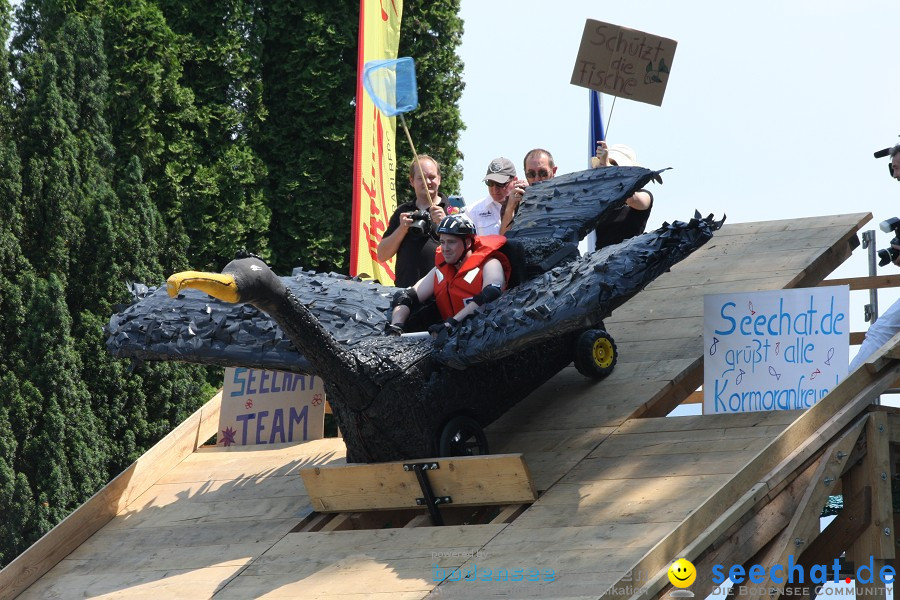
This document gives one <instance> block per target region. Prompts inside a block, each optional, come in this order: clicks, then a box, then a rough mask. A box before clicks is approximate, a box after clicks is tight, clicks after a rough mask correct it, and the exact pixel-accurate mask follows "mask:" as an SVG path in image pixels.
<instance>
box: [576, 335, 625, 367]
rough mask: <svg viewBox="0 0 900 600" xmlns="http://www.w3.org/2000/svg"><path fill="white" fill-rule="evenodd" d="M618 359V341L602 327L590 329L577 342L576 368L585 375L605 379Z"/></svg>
mask: <svg viewBox="0 0 900 600" xmlns="http://www.w3.org/2000/svg"><path fill="white" fill-rule="evenodd" d="M618 359H619V353H618V351H617V350H616V343H615V342H614V341H613V339H612V336H610V335H609V334H608V333H606V332H605V331H604V330H602V329H588V330H586V331H584V332H583V333H582V334H581V335H580V336H578V341H576V342H575V368H576V369H578V372H579V373H581V374H582V375H584V376H585V377H591V378H593V379H603V378H604V377H606V376H607V375H609V374H610V373H612V371H613V369H614V368H615V366H616V361H617V360H618Z"/></svg>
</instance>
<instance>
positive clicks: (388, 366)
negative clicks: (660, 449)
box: [107, 167, 721, 462]
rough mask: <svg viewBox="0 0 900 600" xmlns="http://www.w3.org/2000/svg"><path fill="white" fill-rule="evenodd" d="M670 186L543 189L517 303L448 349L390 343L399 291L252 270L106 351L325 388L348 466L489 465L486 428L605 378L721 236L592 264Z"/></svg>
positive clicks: (454, 337)
mask: <svg viewBox="0 0 900 600" xmlns="http://www.w3.org/2000/svg"><path fill="white" fill-rule="evenodd" d="M657 175H658V172H655V171H650V170H647V169H643V168H639V167H610V168H605V169H593V170H589V171H582V172H579V173H572V174H569V175H563V176H560V177H556V178H554V179H551V180H548V181H546V182H543V183H540V184H537V185H535V186H533V187H531V188H529V190H528V194H527V195H526V197H525V200H524V201H523V203H522V205H521V207H520V210H519V214H518V215H517V217H516V221H515V224H514V226H513V227H512V228H511V229H510V231H509V232H508V234H507V238H508V241H507V245H506V246H505V247H504V248H505V250H506V252H507V254H508V255H509V257H510V259H511V262H512V264H513V275H512V277H511V280H510V285H511V287H510V289H508V290H507V291H506V292H505V293H504V294H503V295H502V296H500V297H499V298H498V299H496V300H495V301H493V302H490V303H488V304H485V305H484V306H482V307H480V308H479V309H478V311H477V312H476V313H475V314H474V315H472V316H470V317H469V318H467V319H466V320H464V321H463V322H462V323H461V324H460V325H459V326H458V327H456V328H455V329H453V330H450V331H445V332H442V333H441V334H440V335H438V337H437V338H434V339H432V338H430V337H427V338H421V337H395V336H385V335H383V333H382V331H383V329H384V324H385V323H386V322H387V320H388V311H389V305H390V298H391V296H392V295H393V293H394V292H395V291H396V289H395V288H391V287H386V286H381V285H378V284H375V283H371V282H363V281H359V280H356V279H351V278H347V277H342V276H339V275H334V274H330V275H323V274H313V273H306V272H303V271H299V270H295V272H294V274H293V275H292V276H291V277H279V276H277V275H275V274H274V273H273V272H272V271H271V270H270V269H269V267H268V266H266V264H265V263H264V262H263V261H261V260H259V259H258V258H255V257H252V256H246V257H243V258H238V259H236V260H234V261H232V262H231V263H229V264H228V265H227V266H226V267H225V268H224V269H223V271H222V272H221V273H204V272H196V271H188V272H183V273H177V274H175V275H172V276H171V277H170V278H169V280H168V282H167V286H166V290H165V292H164V291H163V290H162V289H159V290H157V291H155V292H152V291H151V290H149V289H147V288H144V289H143V290H141V292H142V293H140V294H139V295H140V296H141V298H140V299H139V300H138V301H137V302H136V303H135V304H133V305H132V306H131V307H129V308H128V309H126V310H124V311H123V312H121V313H119V314H116V315H113V317H112V319H111V321H110V324H109V327H108V339H107V345H108V347H109V349H110V351H111V352H113V354H114V355H116V356H120V357H130V358H133V359H137V360H182V361H188V362H199V363H206V364H219V365H231V366H245V367H261V368H279V369H287V370H292V371H298V372H307V373H315V374H317V375H319V376H320V377H321V378H322V379H323V381H324V382H325V389H326V394H327V397H328V400H329V403H330V404H331V406H332V410H333V411H334V414H335V417H336V419H337V422H338V425H339V426H340V429H341V432H342V434H343V436H344V441H345V443H346V445H347V461H348V462H381V461H389V460H403V459H412V458H425V457H434V456H444V455H454V454H472V453H478V452H480V453H484V452H486V451H487V442H486V439H485V436H484V432H483V429H482V428H483V427H484V426H486V425H487V424H489V423H491V422H492V421H494V420H495V419H497V418H498V417H499V416H500V415H502V414H503V413H504V412H505V411H506V410H508V409H509V408H510V407H511V406H513V405H514V404H516V403H517V402H518V401H520V400H521V399H523V398H524V397H525V396H527V395H528V394H529V393H530V392H531V391H533V390H534V389H535V388H537V387H538V386H540V385H541V384H542V383H544V382H545V381H547V380H548V379H550V378H551V377H552V376H553V375H555V374H556V373H557V372H559V371H560V370H561V369H562V368H563V367H565V366H566V365H567V364H569V363H570V362H572V361H573V360H574V361H575V365H576V367H577V368H578V370H579V371H581V372H582V373H584V374H585V375H588V376H591V377H595V378H598V379H599V378H602V377H605V376H606V375H607V374H608V373H609V372H610V371H611V370H612V368H613V367H614V365H615V359H616V347H615V343H614V342H613V340H612V337H611V336H609V334H608V333H606V332H605V331H604V330H603V319H604V318H606V317H607V316H609V315H610V314H611V312H612V311H613V310H614V309H615V308H617V307H618V306H620V305H621V304H623V303H624V302H625V301H626V300H628V299H629V298H631V297H632V296H633V295H634V294H636V293H637V292H638V291H640V290H641V289H642V288H643V287H644V286H646V285H647V284H648V283H650V282H651V281H652V280H653V279H654V278H656V277H657V276H658V275H660V274H661V273H663V272H665V271H666V270H668V269H669V268H670V267H671V266H672V265H674V264H675V263H677V262H678V261H680V260H681V259H682V258H684V257H685V256H687V255H688V254H690V253H691V252H692V251H694V250H695V249H697V248H699V247H700V246H701V245H703V244H704V243H705V242H706V241H708V240H709V239H710V238H711V237H712V235H713V231H715V230H716V229H718V227H719V226H720V225H721V221H720V222H716V221H714V220H713V218H712V217H711V216H710V217H707V218H701V217H700V215H699V214H697V215H695V217H694V218H693V219H691V220H690V221H689V222H675V223H672V224H664V225H663V226H662V227H660V228H659V229H657V230H655V231H652V232H649V233H645V234H642V235H640V236H637V237H635V238H632V239H630V240H627V241H626V242H623V243H622V244H618V245H616V246H610V247H607V248H604V249H602V250H600V251H597V252H593V253H589V254H587V255H585V256H578V250H577V241H578V240H579V239H581V238H582V237H583V236H584V235H585V234H586V233H587V232H588V231H590V230H591V229H593V228H594V227H595V226H596V225H597V224H598V223H600V222H601V221H602V220H603V218H604V215H605V214H607V213H608V212H609V211H611V210H615V209H616V208H618V207H620V206H621V205H622V204H623V203H624V202H625V199H626V198H628V197H629V196H631V195H632V194H633V193H634V192H635V191H636V190H638V189H640V188H641V187H642V186H643V185H645V184H646V183H647V182H649V181H650V180H651V179H654V178H655V177H656V176H657ZM166 292H167V293H168V295H166ZM207 294H208V296H207ZM209 296H212V297H213V298H210V297H209ZM248 305H249V306H248ZM412 322H413V319H411V320H410V323H412ZM427 325H428V323H422V324H421V327H422V328H423V329H424V328H427Z"/></svg>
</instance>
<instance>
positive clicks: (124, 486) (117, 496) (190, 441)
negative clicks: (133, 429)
mask: <svg viewBox="0 0 900 600" xmlns="http://www.w3.org/2000/svg"><path fill="white" fill-rule="evenodd" d="M221 405H222V392H221V390H220V391H219V392H218V393H217V394H216V395H215V396H213V397H212V398H211V399H210V400H209V401H208V402H207V403H206V404H204V405H203V406H202V407H200V408H199V409H197V411H195V412H194V413H193V414H192V415H191V416H189V417H188V418H187V419H185V420H184V421H183V422H182V423H181V424H180V425H178V426H177V427H175V429H173V430H172V431H171V432H170V433H169V434H168V435H166V436H165V437H164V438H163V439H161V440H160V441H159V442H157V443H156V444H155V445H154V446H153V447H152V448H150V449H149V450H148V451H147V452H146V453H144V454H143V455H142V456H141V457H140V458H139V459H137V460H136V461H134V462H133V463H132V464H131V465H130V466H129V467H128V468H127V469H125V470H124V471H123V472H122V473H120V474H119V475H117V476H116V477H115V478H114V479H113V480H112V481H110V482H109V483H108V484H106V485H105V486H104V487H103V488H101V489H100V491H98V492H97V493H96V494H94V495H93V496H91V497H90V498H89V499H88V500H87V501H86V502H85V503H84V504H82V505H81V506H79V507H78V508H77V509H75V510H74V511H72V512H71V513H70V514H69V515H68V516H67V517H66V518H65V519H63V520H62V521H60V522H59V523H58V524H57V525H56V526H55V527H53V529H51V530H50V531H48V532H47V533H46V534H44V535H43V537H41V538H40V539H39V540H38V541H36V542H35V543H34V544H32V545H31V546H30V547H29V548H28V549H27V550H25V552H23V553H22V554H20V555H19V556H17V557H16V558H15V559H14V560H13V561H12V562H11V563H9V564H8V565H6V567H5V568H4V569H3V570H2V571H0V598H15V597H16V596H17V595H18V594H20V593H22V592H23V591H25V590H26V589H28V587H29V586H30V585H32V584H33V583H34V582H35V581H37V580H38V579H40V578H41V577H42V576H43V575H44V574H45V573H47V571H49V570H50V569H52V568H53V567H54V566H56V565H57V564H58V563H59V562H60V561H61V560H62V559H64V558H65V557H66V556H68V555H69V554H70V553H71V552H72V551H73V550H74V549H75V548H77V547H78V546H80V545H81V544H82V543H83V542H84V541H86V540H87V539H88V538H89V537H91V536H92V535H93V534H94V533H96V532H97V531H98V530H100V529H101V528H102V527H103V526H104V525H106V524H107V523H109V522H110V521H111V520H112V519H113V517H115V516H116V515H117V514H118V513H119V512H120V511H122V510H123V509H124V508H125V507H126V506H128V504H129V503H130V502H131V501H133V500H134V499H136V498H137V497H138V496H140V495H141V494H142V493H144V492H145V491H146V490H147V489H149V488H150V487H151V486H152V485H153V484H154V483H156V482H157V481H158V480H159V479H160V478H161V477H162V476H163V475H165V474H166V473H167V472H168V471H169V470H171V469H172V468H174V467H175V466H177V465H178V464H179V463H181V462H182V461H183V460H184V459H185V458H187V457H188V456H190V455H191V454H192V453H193V452H194V451H195V450H196V449H197V448H198V447H200V445H201V444H202V443H203V442H205V441H206V440H208V439H209V438H210V437H212V436H213V435H214V434H215V433H216V429H217V428H218V424H219V410H220V408H221Z"/></svg>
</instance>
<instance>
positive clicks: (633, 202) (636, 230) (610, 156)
mask: <svg viewBox="0 0 900 600" xmlns="http://www.w3.org/2000/svg"><path fill="white" fill-rule="evenodd" d="M591 166H592V167H594V168H601V167H639V166H640V165H639V164H638V162H637V156H636V155H635V153H634V150H632V149H631V148H630V147H628V146H626V145H625V144H613V145H612V146H607V145H606V142H598V143H597V156H596V157H594V158H593V160H592V161H591ZM652 208H653V194H651V193H650V192H648V191H647V190H643V189H642V190H638V191H636V192H635V193H634V195H633V196H631V197H630V198H628V199H627V200H626V201H625V204H623V205H622V206H621V207H619V208H618V209H616V210H614V211H613V212H612V214H610V215H607V216H606V217H605V218H604V219H603V221H602V222H601V223H600V224H599V225H597V229H596V230H595V233H596V235H597V238H596V244H595V245H594V248H595V249H597V250H599V249H600V248H605V247H606V246H611V245H613V244H618V243H620V242H624V241H625V240H627V239H629V238H633V237H634V236H636V235H640V234H642V233H644V229H646V227H647V220H648V219H649V218H650V210H651V209H652Z"/></svg>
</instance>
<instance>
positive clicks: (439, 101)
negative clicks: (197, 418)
mask: <svg viewBox="0 0 900 600" xmlns="http://www.w3.org/2000/svg"><path fill="white" fill-rule="evenodd" d="M358 10H359V9H358V5H357V4H356V3H354V2H350V3H341V2H331V1H326V0H305V1H304V2H298V1H296V0H267V1H265V2H263V1H262V0H224V1H222V2H205V1H203V0H23V2H22V3H21V4H19V5H18V7H17V8H16V9H15V11H13V9H12V6H11V4H10V1H9V0H0V38H2V39H3V40H4V41H6V40H9V43H8V44H7V43H4V44H3V45H0V66H2V68H0V347H2V348H3V352H2V353H0V507H3V510H0V566H2V565H4V564H6V563H8V562H9V561H11V560H12V559H13V558H14V557H15V556H16V555H17V554H18V553H20V552H21V551H22V550H24V549H25V548H27V547H28V545H30V544H31V543H33V542H34V541H35V540H37V539H38V538H39V537H40V536H41V535H43V533H45V532H46V531H47V530H48V529H49V528H50V527H52V526H53V525H55V524H56V523H58V522H59V521H60V520H61V519H62V518H64V517H65V516H66V515H67V514H68V513H69V512H71V511H72V510H73V509H74V508H76V507H77V506H78V505H79V504H81V503H82V502H84V501H85V500H86V499H87V498H89V497H90V496H91V495H92V494H93V493H95V492H96V491H97V490H98V489H99V488H100V487H101V486H103V485H104V484H105V483H106V482H107V481H109V480H110V479H111V478H112V477H113V476H115V475H116V474H117V473H119V472H120V471H121V470H122V469H124V468H125V467H127V466H128V465H129V464H130V463H131V462H133V461H134V460H135V459H137V458H138V457H139V456H140V455H141V454H142V453H143V452H144V451H145V450H146V449H147V448H148V447H150V446H151V445H152V444H153V443H155V442H156V441H158V440H159V439H160V438H161V437H163V436H164V435H166V433H168V432H169V431H170V430H171V429H172V427H173V426H174V425H176V424H178V423H180V422H181V421H183V420H184V419H185V418H186V417H187V416H188V415H189V414H190V413H191V412H193V411H194V410H195V409H196V408H197V407H198V406H199V405H200V404H201V403H202V402H204V401H205V400H207V399H208V398H209V397H210V396H211V395H212V393H213V390H214V388H213V386H214V385H217V384H218V383H219V382H220V381H221V371H219V370H216V369H207V368H203V367H198V366H192V365H181V364H177V363H162V364H155V365H143V366H140V368H138V369H133V368H132V365H130V364H129V363H128V362H126V361H119V360H114V359H112V358H111V356H110V355H109V354H108V353H107V352H106V350H105V340H104V325H105V323H107V322H108V319H109V316H110V315H111V314H112V313H114V312H115V311H116V310H117V307H119V306H121V305H123V304H127V303H128V302H129V301H130V293H129V291H128V285H127V284H128V282H145V283H148V284H150V285H158V284H159V283H160V282H162V281H163V279H164V277H165V275H166V274H168V273H171V272H173V271H176V270H183V269H186V268H194V269H220V268H221V267H222V266H223V265H224V263H225V262H227V261H228V260H229V259H230V258H231V257H232V256H233V255H234V253H235V251H236V250H238V249H240V248H247V249H249V250H251V251H254V252H256V253H258V254H261V255H262V256H264V257H266V258H269V259H270V260H271V261H272V262H273V265H274V266H275V268H276V270H278V271H281V272H287V271H289V270H290V269H291V268H292V267H294V266H303V267H305V268H313V269H318V270H345V269H346V266H347V262H348V257H349V250H348V246H349V238H350V228H349V224H350V215H351V208H352V207H351V197H352V189H351V184H352V182H351V180H352V158H353V127H354V111H355V100H356V99H355V97H354V94H355V92H356V85H355V77H356V40H357V33H358V31H357V29H358V20H359V13H358ZM457 10H458V0H438V1H437V2H432V3H426V2H424V1H422V0H411V1H408V2H406V6H405V14H406V16H405V18H404V24H403V29H402V33H401V51H400V53H401V55H404V54H406V55H411V56H414V57H415V58H416V61H417V68H418V79H419V88H420V99H421V107H420V108H419V109H418V110H417V111H416V112H415V113H414V114H413V115H411V124H412V129H413V133H414V135H415V136H416V140H417V142H418V143H419V145H420V146H421V147H420V150H421V151H423V152H428V153H430V154H432V155H434V156H436V157H438V159H439V160H440V161H441V162H442V164H443V165H444V175H445V177H444V181H445V183H444V188H445V189H448V186H449V188H451V191H452V188H453V187H454V186H455V185H456V182H457V180H458V173H457V172H456V171H455V165H456V164H457V161H458V159H459V157H460V155H459V153H458V151H457V149H456V142H457V140H458V134H459V130H460V129H461V128H462V123H461V121H460V117H459V111H458V108H457V103H458V99H459V95H460V92H461V90H462V83H461V81H460V73H461V67H462V65H461V64H460V63H459V60H458V59H457V57H456V54H455V50H456V46H457V45H458V44H459V40H460V36H461V32H462V23H461V22H460V20H459V19H458V17H457V16H456V12H457ZM398 145H402V144H398ZM401 177H402V178H403V179H405V174H401Z"/></svg>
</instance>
